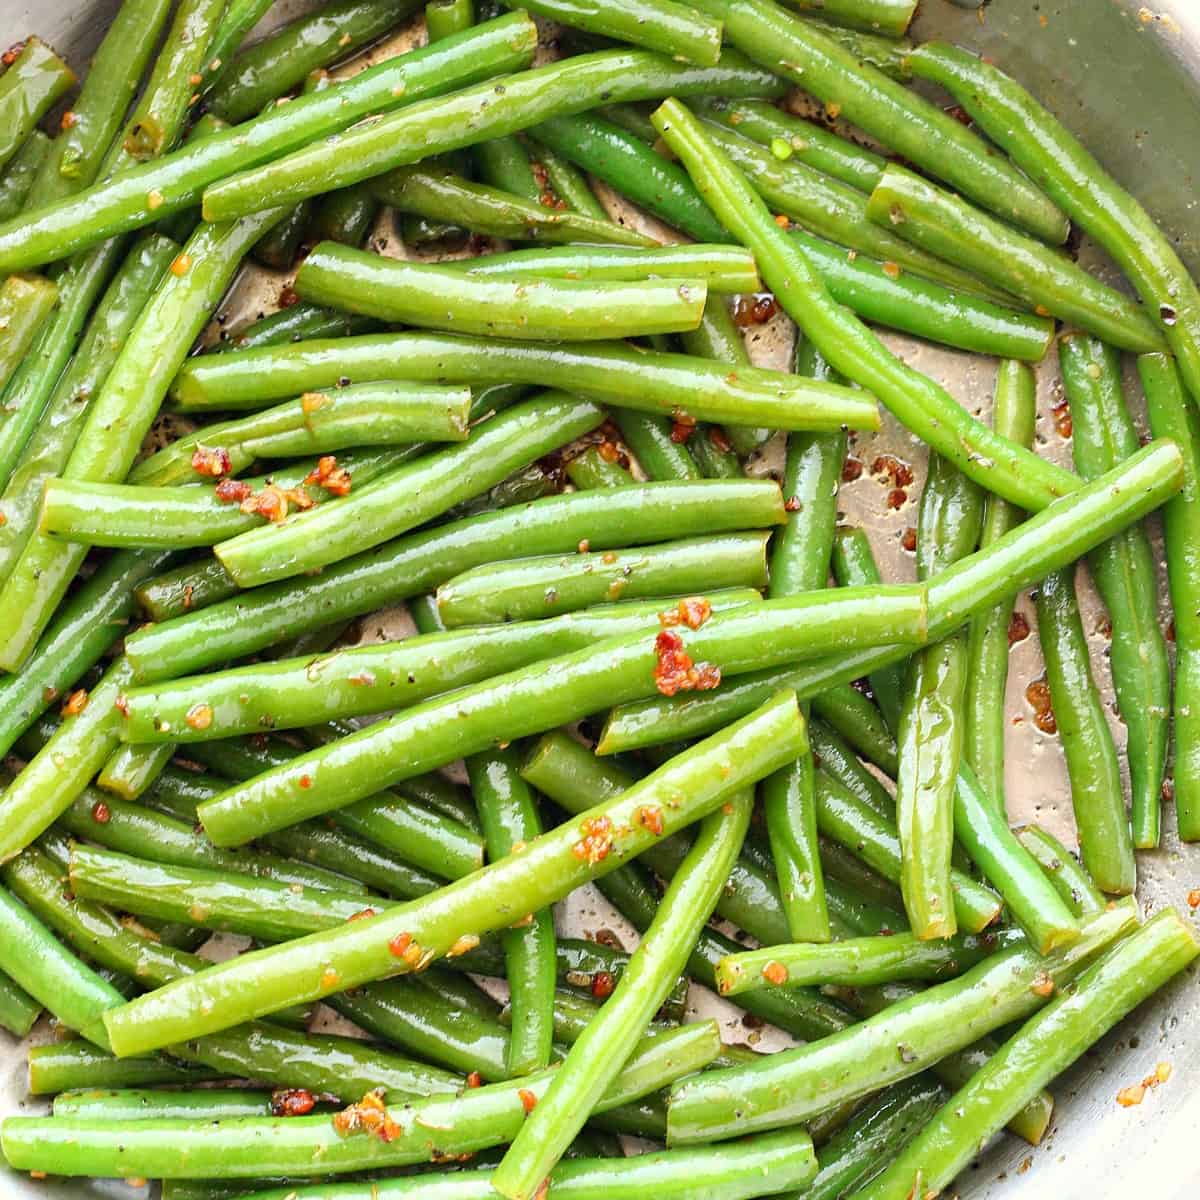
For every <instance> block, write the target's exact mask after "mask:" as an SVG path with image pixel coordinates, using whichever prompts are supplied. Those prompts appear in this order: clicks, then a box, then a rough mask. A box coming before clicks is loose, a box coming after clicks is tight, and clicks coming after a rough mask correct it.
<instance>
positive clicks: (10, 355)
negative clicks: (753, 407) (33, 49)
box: [0, 68, 699, 393]
mask: <svg viewBox="0 0 1200 1200" xmlns="http://www.w3.org/2000/svg"><path fill="white" fill-rule="evenodd" d="M10 69H11V68H10ZM3 78H5V77H4V76H0V79H3ZM57 303H58V285H57V284H56V283H54V282H53V280H50V279H44V278H43V277H42V276H41V275H10V276H9V277H8V278H7V279H6V280H4V282H3V283H2V284H0V393H2V392H3V391H4V387H5V385H6V384H7V383H8V381H9V380H10V379H11V378H12V375H13V372H14V371H15V370H16V369H17V366H18V365H19V364H20V362H21V360H22V359H23V358H24V357H25V354H26V353H27V351H28V350H29V348H30V346H31V345H32V344H33V340H34V338H36V337H37V335H38V333H39V331H40V330H41V328H42V326H43V325H44V324H45V322H46V319H47V318H48V317H49V316H50V313H51V312H52V311H53V309H54V306H55V305H56V304H57ZM698 319H699V313H697V320H698Z"/></svg>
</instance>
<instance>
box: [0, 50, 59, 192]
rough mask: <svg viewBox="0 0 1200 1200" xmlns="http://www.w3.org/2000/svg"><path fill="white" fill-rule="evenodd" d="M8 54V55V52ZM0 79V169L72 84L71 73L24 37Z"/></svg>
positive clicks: (56, 56)
mask: <svg viewBox="0 0 1200 1200" xmlns="http://www.w3.org/2000/svg"><path fill="white" fill-rule="evenodd" d="M10 53H11V52H10ZM5 61H6V62H7V63H8V66H7V68H6V69H5V71H4V74H3V76H0V130H3V132H2V133H0V170H3V169H4V168H5V167H6V166H7V165H8V164H9V163H10V162H11V161H12V159H13V157H14V156H15V155H16V154H17V153H18V151H19V150H20V148H21V146H22V145H23V144H24V143H25V140H26V138H28V137H29V135H30V134H31V133H32V132H33V130H34V129H35V127H36V126H37V123H38V122H39V121H40V120H41V119H42V117H44V116H45V115H46V113H48V112H49V111H50V109H52V108H53V107H54V106H55V104H57V103H58V101H59V100H61V99H62V98H63V96H65V95H66V94H67V92H68V91H69V90H70V88H71V87H72V86H73V85H74V83H75V74H74V72H73V71H72V70H71V68H70V67H68V66H67V64H66V63H65V62H63V60H62V59H61V58H59V57H58V55H57V54H55V53H54V51H53V50H51V49H50V47H49V46H47V45H46V43H45V42H43V41H41V40H40V39H39V38H35V37H31V38H28V39H27V40H26V41H25V43H24V45H23V47H22V48H21V49H20V51H19V52H18V53H16V57H15V58H13V59H11V60H10V59H9V58H8V55H5Z"/></svg>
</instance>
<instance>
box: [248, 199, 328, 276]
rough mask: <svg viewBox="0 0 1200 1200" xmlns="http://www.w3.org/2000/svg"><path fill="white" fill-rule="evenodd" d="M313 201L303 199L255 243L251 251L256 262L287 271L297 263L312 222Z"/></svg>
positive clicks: (273, 268)
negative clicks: (302, 243) (301, 245)
mask: <svg viewBox="0 0 1200 1200" xmlns="http://www.w3.org/2000/svg"><path fill="white" fill-rule="evenodd" d="M312 212H313V202H312V201H311V200H302V201H301V202H300V203H299V204H297V205H296V206H295V208H293V209H291V210H289V211H288V212H287V213H286V214H285V215H284V217H283V219H282V220H280V221H278V222H276V223H275V225H274V226H272V227H271V228H270V229H268V230H267V232H266V233H264V234H263V235H262V237H260V238H259V239H258V241H257V242H255V243H254V247H253V249H252V250H251V251H250V254H251V256H252V257H253V258H254V260H255V261H256V262H259V263H261V264H262V265H263V266H264V267H270V268H271V269H272V270H275V271H286V270H288V268H289V267H291V266H292V264H293V263H295V261H296V258H297V256H298V254H299V252H300V243H301V242H302V241H303V240H304V235H305V233H306V232H307V230H308V227H309V225H310V224H311V222H312Z"/></svg>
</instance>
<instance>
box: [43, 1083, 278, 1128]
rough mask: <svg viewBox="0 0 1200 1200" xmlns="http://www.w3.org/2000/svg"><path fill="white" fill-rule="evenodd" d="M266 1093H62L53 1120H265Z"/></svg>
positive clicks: (220, 1090)
mask: <svg viewBox="0 0 1200 1200" xmlns="http://www.w3.org/2000/svg"><path fill="white" fill-rule="evenodd" d="M273 1100H274V1098H273V1096H272V1094H271V1093H270V1092H247V1091H232V1090H230V1089H228V1088H205V1089H204V1090H203V1091H194V1092H169V1091H153V1090H150V1089H141V1088H139V1089H124V1088H122V1089H117V1090H98V1089H97V1090H88V1091H75V1092H64V1093H63V1094H62V1095H59V1096H55V1097H54V1105H53V1111H54V1115H55V1116H56V1117H67V1118H74V1117H78V1118H84V1119H91V1120H95V1119H101V1120H107V1121H148V1120H157V1119H158V1118H161V1117H208V1118H210V1119H212V1120H224V1119H227V1118H229V1117H269V1116H270V1115H271V1112H272V1104H273Z"/></svg>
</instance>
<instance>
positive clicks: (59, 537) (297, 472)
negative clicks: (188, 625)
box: [41, 385, 424, 550]
mask: <svg viewBox="0 0 1200 1200" xmlns="http://www.w3.org/2000/svg"><path fill="white" fill-rule="evenodd" d="M378 397H379V388H378V387H376V386H375V385H370V391H369V392H368V393H367V394H365V395H363V396H360V397H359V398H358V399H360V400H362V401H364V402H373V401H374V400H375V399H378ZM353 406H354V407H357V402H354V403H353ZM366 406H367V405H364V407H366ZM348 407H351V406H348ZM345 415H346V417H347V419H348V421H349V422H350V423H351V424H353V425H356V426H361V424H362V422H363V421H364V419H365V414H363V413H354V412H349V413H347V414H345ZM338 420H339V418H338V417H337V415H336V414H334V416H333V417H332V418H331V419H330V424H329V425H327V426H326V427H325V431H322V434H321V436H324V433H325V432H327V431H328V430H331V429H334V430H336V428H337V424H338ZM292 436H299V437H302V438H307V437H308V436H309V433H308V431H307V430H304V429H302V430H300V431H299V432H298V434H297V435H290V434H281V435H280V440H281V441H282V440H284V439H286V438H290V437H292ZM264 440H266V439H264ZM356 440H357V439H356ZM251 447H252V448H253V449H257V448H258V445H257V443H251ZM168 449H169V447H168ZM423 449H424V447H423V445H410V446H405V447H400V448H397V449H395V450H392V449H386V448H385V449H380V450H351V451H350V452H349V453H347V454H344V455H338V456H337V458H336V469H340V470H344V471H345V472H346V473H347V476H348V477H349V479H350V480H351V484H352V486H353V485H358V486H363V487H365V486H366V485H367V484H368V483H369V482H370V481H371V480H373V479H377V478H378V477H380V476H381V475H385V474H388V473H389V472H391V471H394V470H395V469H396V468H398V467H400V466H402V465H403V464H404V463H405V462H408V461H411V460H412V459H414V458H419V457H421V451H422V450H423ZM234 451H235V454H237V453H238V449H237V447H234ZM188 458H190V456H187V457H185V459H184V461H185V462H187V461H188ZM188 467H189V469H190V463H188ZM319 471H320V460H319V459H306V460H303V461H301V463H300V464H299V465H298V466H288V467H285V468H284V469H283V470H281V471H272V472H271V474H269V475H260V476H256V477H252V478H249V479H243V480H239V481H238V482H239V483H244V484H245V485H246V487H248V488H250V492H249V493H247V499H249V497H251V496H253V495H256V494H263V493H266V494H267V495H270V494H271V493H270V492H268V489H275V492H276V493H277V494H280V495H281V496H282V498H283V501H282V502H287V503H288V505H289V507H290V504H291V502H292V497H293V496H294V494H295V493H297V492H298V493H301V494H302V496H304V497H307V499H308V502H309V503H310V504H318V503H321V502H322V501H324V500H327V499H329V496H330V492H328V491H326V490H325V489H324V488H323V486H322V485H321V484H320V483H319V482H316V481H315V480H316V478H317V477H319ZM339 478H341V477H340V476H339ZM236 499H237V497H236V496H235V497H234V499H233V500H229V499H224V498H222V495H220V494H219V493H218V492H217V490H216V489H215V488H212V487H201V486H192V487H176V486H169V487H149V486H144V485H141V484H138V485H134V484H123V483H78V482H74V481H71V480H64V479H51V480H48V481H47V483H46V485H45V489H44V494H43V499H42V509H41V533H42V535H44V536H46V537H47V538H51V539H52V540H54V541H56V542H57V541H62V542H82V543H84V544H85V545H89V546H95V545H102V546H119V547H134V548H138V547H141V548H145V547H155V548H158V549H168V550H169V549H182V548H186V547H191V546H211V545H213V544H214V543H216V542H221V541H224V540H226V539H228V538H232V537H236V536H237V535H238V534H241V533H248V532H249V531H251V530H253V529H259V528H261V527H262V525H263V517H262V516H261V515H260V514H259V513H258V512H257V511H255V510H254V509H253V508H251V509H250V510H249V511H246V512H243V511H242V508H241V506H240V505H239V504H238V503H236V502H235V501H236Z"/></svg>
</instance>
